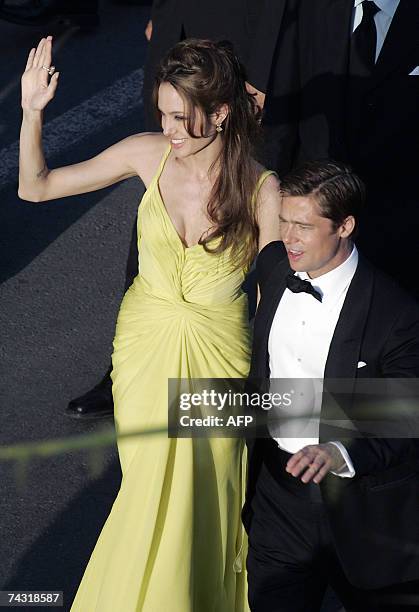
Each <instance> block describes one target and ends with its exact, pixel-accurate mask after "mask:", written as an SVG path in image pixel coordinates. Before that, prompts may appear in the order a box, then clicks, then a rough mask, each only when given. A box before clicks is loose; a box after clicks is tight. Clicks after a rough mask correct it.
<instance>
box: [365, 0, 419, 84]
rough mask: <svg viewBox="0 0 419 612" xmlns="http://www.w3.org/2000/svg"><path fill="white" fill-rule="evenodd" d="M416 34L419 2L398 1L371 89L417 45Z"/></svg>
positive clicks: (413, 0) (418, 19)
mask: <svg viewBox="0 0 419 612" xmlns="http://www.w3.org/2000/svg"><path fill="white" fill-rule="evenodd" d="M418 32H419V2H418V1H417V0H400V4H399V6H398V8H397V10H396V13H395V15H394V17H393V20H392V22H391V25H390V29H389V31H388V33H387V36H386V38H385V41H384V44H383V48H382V49H381V53H380V55H379V56H378V60H377V63H376V65H375V69H374V72H373V75H372V79H371V88H373V87H375V86H376V85H377V84H378V83H379V82H380V81H381V80H382V79H384V78H385V77H386V76H387V75H388V74H389V73H390V72H392V71H393V70H395V69H396V68H397V67H398V66H399V64H400V63H401V62H402V61H403V59H404V58H405V57H407V55H408V53H409V50H410V49H411V48H412V47H414V46H417V45H418ZM414 67H415V66H413V68H414ZM406 76H407V75H406Z"/></svg>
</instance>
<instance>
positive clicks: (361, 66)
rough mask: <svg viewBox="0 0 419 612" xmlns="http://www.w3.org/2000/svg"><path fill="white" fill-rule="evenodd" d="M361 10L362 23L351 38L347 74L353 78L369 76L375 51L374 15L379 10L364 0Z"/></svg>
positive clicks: (372, 3) (375, 29)
mask: <svg viewBox="0 0 419 612" xmlns="http://www.w3.org/2000/svg"><path fill="white" fill-rule="evenodd" d="M362 10H363V14H362V21H361V23H360V24H359V26H358V27H357V28H356V30H355V32H354V33H353V34H352V36H351V45H350V54H349V74H350V75H351V76H353V77H363V76H365V77H368V76H370V75H371V72H372V69H373V67H374V64H375V54H376V50H377V28H376V27H375V21H374V15H375V14H376V13H377V12H378V11H379V10H380V9H379V8H378V6H377V5H376V4H375V3H374V2H371V0H364V2H363V3H362Z"/></svg>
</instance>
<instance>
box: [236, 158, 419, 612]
mask: <svg viewBox="0 0 419 612" xmlns="http://www.w3.org/2000/svg"><path fill="white" fill-rule="evenodd" d="M281 192H282V200H281V205H280V221H281V231H282V238H283V243H282V242H272V243H270V244H268V245H267V246H266V247H265V248H264V249H263V250H262V251H261V253H260V254H259V257H258V261H257V275H258V282H259V286H260V291H261V300H260V303H259V307H258V310H257V314H256V318H255V325H254V342H253V355H252V362H251V369H250V374H249V380H250V381H256V382H257V385H258V388H259V389H262V388H263V387H264V385H265V387H266V383H267V384H270V390H271V391H272V385H273V384H274V383H275V380H273V379H282V378H286V379H294V382H295V379H306V381H307V379H318V380H323V383H322V384H324V385H327V381H329V380H330V379H351V381H352V383H353V385H357V384H358V385H359V384H360V382H362V380H364V381H365V380H366V379H368V380H369V379H371V378H385V379H387V380H388V379H391V378H411V377H418V375H419V305H418V304H417V303H416V302H415V300H414V299H413V298H412V297H410V296H409V295H408V294H407V293H406V292H405V291H404V290H403V289H402V288H400V287H399V285H398V284H397V283H396V282H395V281H393V280H392V279H390V277H388V276H386V275H385V274H384V273H382V272H380V271H379V270H378V269H376V268H375V267H374V266H372V265H371V264H370V263H369V262H368V261H367V260H366V259H364V257H363V256H362V255H361V253H358V251H357V248H356V246H355V244H354V242H353V235H354V233H355V232H356V229H357V223H358V217H359V213H360V211H361V209H362V206H363V200H364V187H363V183H362V181H361V180H360V179H359V178H358V177H357V175H356V174H354V173H353V172H352V171H351V169H350V168H349V167H348V166H347V165H344V164H341V163H335V162H330V161H324V162H307V163H306V164H303V165H302V166H301V168H300V169H297V170H294V171H292V172H291V173H289V174H288V175H287V176H286V177H285V178H284V179H283V181H282V184H281ZM269 379H270V383H269ZM263 381H265V383H264V382H263ZM326 396H327V394H326V393H320V395H319V397H320V400H318V401H317V402H316V400H315V399H313V400H309V402H308V404H307V405H305V406H304V409H305V410H306V412H308V413H311V418H312V421H311V422H312V429H310V430H308V431H307V430H298V429H297V430H296V431H295V430H293V429H292V427H293V425H291V426H290V425H289V424H288V423H287V422H286V421H285V422H284V421H282V422H281V424H280V425H279V428H277V427H274V428H273V427H272V425H269V421H268V432H269V434H268V435H267V436H266V438H261V437H260V438H258V439H254V440H250V441H249V483H248V491H247V499H246V504H245V507H244V510H243V522H244V524H245V527H246V529H247V531H248V534H249V555H248V563H247V565H248V575H249V578H248V579H249V601H250V605H251V609H252V612H270V611H272V612H273V611H275V612H276V611H279V610H281V612H288V611H289V612H303V611H304V612H314V611H316V610H319V609H320V605H321V604H320V602H321V599H322V596H323V593H324V590H325V586H326V584H327V582H330V584H331V585H332V586H333V588H334V590H335V591H336V592H337V594H338V596H339V598H340V599H341V601H342V603H343V605H344V606H345V610H346V611H347V612H350V611H355V610H365V611H366V610H368V612H379V611H380V612H381V611H383V610H387V609H388V610H402V609H409V610H410V609H416V608H417V607H418V605H419V546H417V543H418V542H419V515H418V512H417V509H418V503H419V477H418V476H419V474H418V472H419V463H418V453H417V450H418V447H417V441H416V440H415V439H410V438H407V437H406V438H403V437H402V436H399V437H398V438H396V437H394V438H391V437H389V438H385V439H384V438H381V439H378V438H369V437H365V436H362V435H361V434H359V435H358V434H355V435H353V436H349V435H348V431H347V429H343V430H339V429H336V428H333V429H332V430H330V429H328V426H327V424H326V422H325V421H324V419H325V417H327V416H329V417H330V414H331V413H330V411H329V412H328V413H327V414H325V411H326V410H327V406H326V401H325V397H326ZM344 397H346V400H345V401H346V403H344V414H345V415H346V419H347V421H348V423H350V422H351V421H353V419H354V414H355V411H356V396H355V395H354V396H353V397H352V395H351V394H350V399H348V398H347V396H346V395H345V396H344ZM290 410H291V412H290V415H294V416H295V413H294V412H293V406H292V405H291V408H290ZM294 423H295V421H294ZM328 423H329V425H330V422H328ZM290 427H291V428H290ZM339 431H341V432H342V431H343V433H341V434H340V435H339V434H337V433H336V432H339ZM291 436H292V437H291ZM402 594H403V595H404V596H406V597H407V596H408V594H409V597H411V598H413V599H402ZM403 602H404V603H406V602H407V603H409V604H412V605H413V607H412V608H410V607H406V608H403ZM391 605H393V606H394V607H391ZM386 606H388V607H386Z"/></svg>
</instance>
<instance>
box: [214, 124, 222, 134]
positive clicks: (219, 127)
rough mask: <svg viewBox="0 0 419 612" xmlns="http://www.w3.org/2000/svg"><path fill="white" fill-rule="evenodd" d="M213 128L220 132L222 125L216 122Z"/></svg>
mask: <svg viewBox="0 0 419 612" xmlns="http://www.w3.org/2000/svg"><path fill="white" fill-rule="evenodd" d="M215 129H216V130H217V132H222V131H223V126H222V125H221V123H217V125H216V126H215Z"/></svg>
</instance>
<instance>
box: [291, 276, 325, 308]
mask: <svg viewBox="0 0 419 612" xmlns="http://www.w3.org/2000/svg"><path fill="white" fill-rule="evenodd" d="M286 283H287V287H288V289H289V290H290V291H292V292H293V293H309V294H310V295H312V296H313V297H314V298H316V300H319V302H321V301H322V296H321V295H320V293H319V292H318V291H316V289H315V288H314V287H313V285H312V284H311V283H309V282H308V281H306V280H303V279H302V278H299V277H298V276H295V275H294V274H292V273H291V272H290V273H289V274H288V275H287V278H286Z"/></svg>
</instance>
